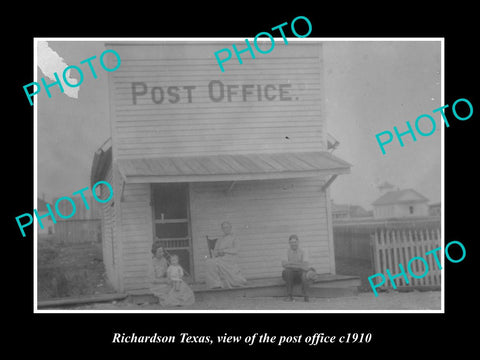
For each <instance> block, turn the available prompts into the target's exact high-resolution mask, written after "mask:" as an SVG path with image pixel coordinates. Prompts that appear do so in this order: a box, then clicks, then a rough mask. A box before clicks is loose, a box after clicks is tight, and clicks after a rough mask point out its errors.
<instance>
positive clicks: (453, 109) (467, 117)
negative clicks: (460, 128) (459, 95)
mask: <svg viewBox="0 0 480 360" xmlns="http://www.w3.org/2000/svg"><path fill="white" fill-rule="evenodd" d="M460 101H463V102H466V103H467V105H468V107H469V109H470V114H468V115H467V116H465V117H461V116H459V115H458V113H457V110H456V106H457V104H458V103H459V102H460ZM452 112H453V115H455V117H456V118H457V119H458V120H461V121H465V120H468V119H470V118H471V117H472V115H473V105H472V103H471V102H470V101H468V100H467V99H458V100H457V101H455V102H454V103H453V105H452Z"/></svg>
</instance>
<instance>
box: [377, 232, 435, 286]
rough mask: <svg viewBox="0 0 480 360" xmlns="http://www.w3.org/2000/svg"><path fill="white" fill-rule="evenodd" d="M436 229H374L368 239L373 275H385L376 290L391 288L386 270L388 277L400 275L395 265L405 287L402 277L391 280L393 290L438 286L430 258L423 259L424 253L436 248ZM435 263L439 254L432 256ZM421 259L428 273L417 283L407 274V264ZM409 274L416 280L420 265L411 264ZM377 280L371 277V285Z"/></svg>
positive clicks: (422, 269)
mask: <svg viewBox="0 0 480 360" xmlns="http://www.w3.org/2000/svg"><path fill="white" fill-rule="evenodd" d="M440 239H441V237H440V228H430V229H428V228H425V229H408V228H400V229H378V230H377V231H376V232H375V234H374V235H373V236H372V252H373V259H374V266H375V272H376V273H381V274H383V275H385V278H386V280H385V283H384V284H383V285H382V286H381V287H380V288H392V284H391V283H390V280H389V279H388V276H387V271H386V270H387V269H389V270H390V273H391V274H392V276H395V275H396V274H399V273H400V272H401V270H400V267H399V264H402V266H403V268H404V269H405V272H406V273H407V277H408V280H409V283H408V284H407V283H406V282H405V280H404V278H403V277H398V278H396V279H395V284H396V286H397V287H403V286H408V287H420V286H421V287H424V286H434V287H437V286H440V285H441V270H440V268H439V267H438V265H437V263H436V260H435V258H434V256H433V254H430V255H425V254H426V253H427V252H429V251H431V250H433V249H436V248H438V247H440V245H441V240H440ZM436 254H437V257H438V259H441V255H440V254H441V252H440V251H437V252H436ZM417 256H418V257H423V258H424V259H425V260H426V261H427V263H428V268H429V269H428V273H427V275H426V276H425V277H423V278H421V279H416V278H414V277H412V276H410V274H409V273H408V270H407V264H408V262H409V261H410V259H412V258H414V257H417ZM411 271H412V272H413V273H415V274H416V275H417V276H421V275H422V274H424V273H425V265H424V264H423V262H422V261H420V260H416V261H413V262H412V265H411ZM380 280H381V279H380V277H375V278H374V281H375V284H378V283H379V282H380Z"/></svg>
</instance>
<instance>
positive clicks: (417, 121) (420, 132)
mask: <svg viewBox="0 0 480 360" xmlns="http://www.w3.org/2000/svg"><path fill="white" fill-rule="evenodd" d="M424 117H427V118H429V119H430V122H431V123H432V130H431V131H430V132H429V133H424V132H422V131H421V130H420V128H419V127H418V123H419V120H420V119H422V118H424ZM436 128H437V124H435V119H434V118H433V117H431V116H430V115H427V114H423V115H420V116H419V117H417V119H416V120H415V129H417V132H418V133H419V134H420V135H422V136H430V135H432V134H433V133H434V132H435V129H436Z"/></svg>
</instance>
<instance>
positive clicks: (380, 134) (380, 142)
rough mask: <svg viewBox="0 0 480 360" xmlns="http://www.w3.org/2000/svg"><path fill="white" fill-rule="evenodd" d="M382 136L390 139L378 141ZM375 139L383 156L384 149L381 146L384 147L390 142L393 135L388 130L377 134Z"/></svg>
mask: <svg viewBox="0 0 480 360" xmlns="http://www.w3.org/2000/svg"><path fill="white" fill-rule="evenodd" d="M383 134H388V135H389V136H390V138H389V139H388V140H387V141H385V142H382V141H380V136H382V135H383ZM375 138H376V139H377V143H378V146H380V149H381V150H382V154H383V155H385V148H384V146H383V145H386V144H389V143H391V142H392V140H393V134H392V133H391V132H390V131H388V130H387V131H382V132H381V133H378V134H377V135H375Z"/></svg>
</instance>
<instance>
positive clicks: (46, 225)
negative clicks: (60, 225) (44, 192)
mask: <svg viewBox="0 0 480 360" xmlns="http://www.w3.org/2000/svg"><path fill="white" fill-rule="evenodd" d="M47 204H49V203H47V202H46V201H45V198H37V211H38V215H39V216H40V217H41V216H42V215H45V214H47V213H48V209H47ZM49 205H50V208H52V205H51V204H49ZM42 225H43V229H42V228H41V227H40V223H39V222H38V221H37V227H38V234H39V235H48V234H53V233H54V232H55V227H54V224H53V220H52V217H51V216H46V217H44V218H42Z"/></svg>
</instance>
